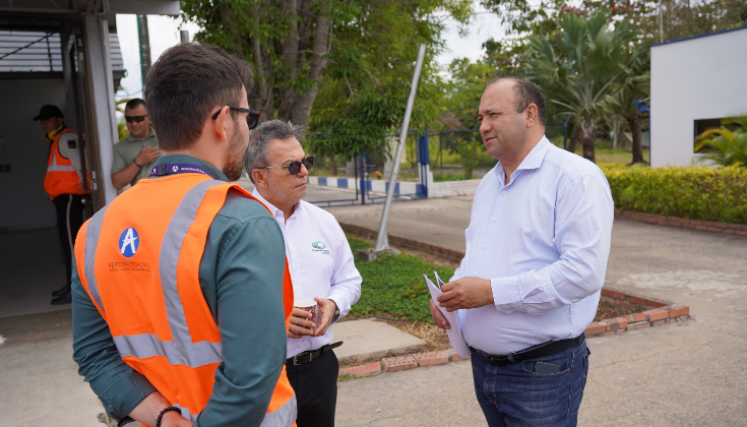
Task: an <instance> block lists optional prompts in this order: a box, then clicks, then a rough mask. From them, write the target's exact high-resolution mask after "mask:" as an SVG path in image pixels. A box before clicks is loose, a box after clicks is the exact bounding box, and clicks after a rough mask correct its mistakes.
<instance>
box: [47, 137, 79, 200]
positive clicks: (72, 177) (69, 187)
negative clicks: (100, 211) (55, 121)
mask: <svg viewBox="0 0 747 427" xmlns="http://www.w3.org/2000/svg"><path fill="white" fill-rule="evenodd" d="M66 133H73V134H74V133H75V132H74V131H73V130H72V129H70V128H69V127H66V128H64V129H62V131H61V132H60V133H58V134H57V136H56V137H55V138H54V140H53V141H52V144H51V145H50V147H49V157H48V159H47V174H46V175H45V176H44V191H45V192H46V193H47V194H49V197H50V198H51V199H52V200H54V198H55V197H57V196H60V195H62V194H78V195H84V194H87V193H86V191H85V190H84V189H83V183H82V181H81V177H80V175H79V174H78V170H77V169H75V166H73V163H72V162H71V161H70V159H67V158H65V157H63V156H62V154H61V153H60V138H61V137H62V135H65V134H66ZM89 181H90V180H89ZM89 183H90V182H89Z"/></svg>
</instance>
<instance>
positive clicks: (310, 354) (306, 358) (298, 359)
mask: <svg viewBox="0 0 747 427" xmlns="http://www.w3.org/2000/svg"><path fill="white" fill-rule="evenodd" d="M341 345H342V341H337V342H336V343H332V344H327V345H325V346H322V347H320V348H319V349H318V350H311V351H304V352H303V353H298V354H297V355H295V356H293V357H291V358H290V359H288V360H286V361H285V363H286V364H290V365H292V366H301V365H305V364H307V363H311V361H312V360H315V359H318V358H319V356H321V355H322V353H324V352H325V351H329V350H332V349H333V348H337V347H339V346H341Z"/></svg>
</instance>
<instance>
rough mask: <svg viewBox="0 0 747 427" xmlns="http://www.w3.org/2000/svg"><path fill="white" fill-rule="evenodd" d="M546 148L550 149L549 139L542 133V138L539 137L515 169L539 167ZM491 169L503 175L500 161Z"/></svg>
mask: <svg viewBox="0 0 747 427" xmlns="http://www.w3.org/2000/svg"><path fill="white" fill-rule="evenodd" d="M548 150H550V140H548V139H547V137H546V136H544V135H543V136H542V139H540V141H539V142H538V143H537V145H535V146H534V148H532V151H530V152H529V154H527V156H526V157H524V160H522V161H521V163H520V164H519V167H518V168H516V170H517V171H520V170H531V169H539V167H540V166H542V161H543V160H544V159H545V155H546V154H547V151H548ZM493 171H494V172H495V173H496V174H497V175H498V176H500V177H503V175H504V170H503V166H502V165H501V162H498V164H496V165H495V168H493Z"/></svg>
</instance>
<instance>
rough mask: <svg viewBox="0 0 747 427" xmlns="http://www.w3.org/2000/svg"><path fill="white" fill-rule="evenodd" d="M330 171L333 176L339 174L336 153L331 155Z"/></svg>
mask: <svg viewBox="0 0 747 427" xmlns="http://www.w3.org/2000/svg"><path fill="white" fill-rule="evenodd" d="M329 173H330V174H332V176H337V162H336V161H335V155H334V154H330V155H329Z"/></svg>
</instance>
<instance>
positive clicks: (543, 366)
mask: <svg viewBox="0 0 747 427" xmlns="http://www.w3.org/2000/svg"><path fill="white" fill-rule="evenodd" d="M534 372H535V373H537V374H540V375H547V374H557V373H558V372H560V365H558V364H556V363H547V362H536V363H535V364H534Z"/></svg>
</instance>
